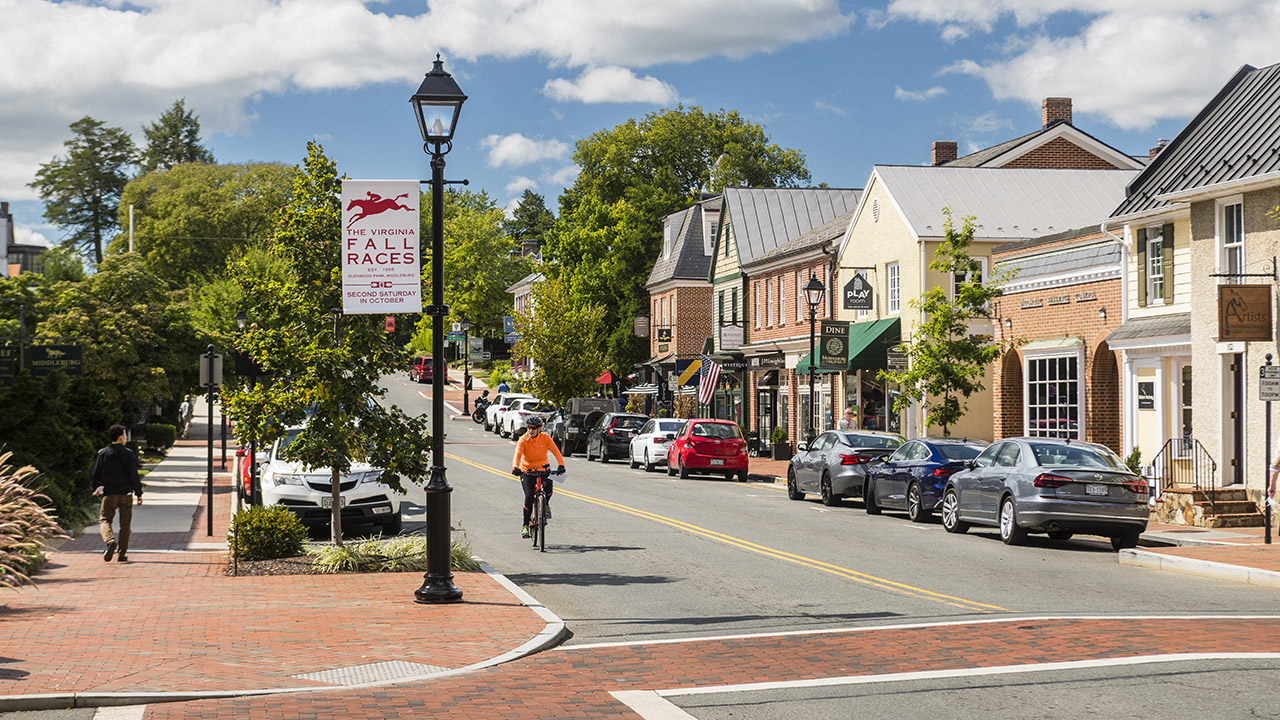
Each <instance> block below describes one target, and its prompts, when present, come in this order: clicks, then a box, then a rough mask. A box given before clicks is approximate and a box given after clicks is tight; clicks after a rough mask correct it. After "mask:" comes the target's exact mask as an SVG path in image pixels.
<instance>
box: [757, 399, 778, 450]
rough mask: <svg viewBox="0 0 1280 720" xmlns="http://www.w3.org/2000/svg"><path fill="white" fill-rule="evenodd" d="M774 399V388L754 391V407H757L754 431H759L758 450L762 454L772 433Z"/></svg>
mask: <svg viewBox="0 0 1280 720" xmlns="http://www.w3.org/2000/svg"><path fill="white" fill-rule="evenodd" d="M776 399H777V391H775V390H760V391H758V392H757V393H756V408H757V409H758V415H757V416H756V432H758V433H760V452H761V453H762V454H763V453H764V452H766V451H767V449H768V448H769V445H770V443H769V438H770V436H772V435H773V428H774V423H775V416H774V408H775V407H776V405H777V402H776Z"/></svg>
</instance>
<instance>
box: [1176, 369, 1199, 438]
mask: <svg viewBox="0 0 1280 720" xmlns="http://www.w3.org/2000/svg"><path fill="white" fill-rule="evenodd" d="M1184 368H1192V365H1191V359H1190V358H1185V359H1175V360H1174V361H1173V382H1174V385H1175V387H1174V389H1173V397H1174V405H1175V407H1174V409H1175V415H1174V419H1173V438H1174V440H1177V441H1178V442H1175V443H1174V444H1173V448H1174V449H1173V456H1174V457H1176V458H1188V457H1191V450H1190V448H1184V447H1183V446H1182V442H1181V440H1182V409H1183V405H1185V403H1184V398H1183V396H1182V370H1183V369H1184ZM1195 382H1196V371H1195V370H1194V369H1192V370H1191V384H1192V385H1191V393H1192V395H1193V396H1194V395H1195ZM1195 426H1196V411H1195V408H1192V409H1191V427H1192V432H1191V438H1192V439H1193V440H1194V439H1195Z"/></svg>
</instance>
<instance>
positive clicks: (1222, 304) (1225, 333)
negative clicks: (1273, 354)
mask: <svg viewBox="0 0 1280 720" xmlns="http://www.w3.org/2000/svg"><path fill="white" fill-rule="evenodd" d="M1236 340H1244V341H1249V340H1261V341H1269V340H1271V286H1270V285H1219V286H1218V341H1219V342H1232V341H1236Z"/></svg>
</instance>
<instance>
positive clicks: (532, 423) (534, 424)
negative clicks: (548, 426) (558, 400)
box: [525, 415, 545, 428]
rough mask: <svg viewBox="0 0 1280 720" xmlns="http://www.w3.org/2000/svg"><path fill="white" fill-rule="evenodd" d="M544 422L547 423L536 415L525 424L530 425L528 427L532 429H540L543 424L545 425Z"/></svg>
mask: <svg viewBox="0 0 1280 720" xmlns="http://www.w3.org/2000/svg"><path fill="white" fill-rule="evenodd" d="M544 422H545V421H544V420H543V419H542V418H541V417H540V416H538V415H534V416H533V417H531V418H529V419H528V420H527V421H526V422H525V424H526V425H528V426H529V427H531V428H540V427H542V424H543V423H544Z"/></svg>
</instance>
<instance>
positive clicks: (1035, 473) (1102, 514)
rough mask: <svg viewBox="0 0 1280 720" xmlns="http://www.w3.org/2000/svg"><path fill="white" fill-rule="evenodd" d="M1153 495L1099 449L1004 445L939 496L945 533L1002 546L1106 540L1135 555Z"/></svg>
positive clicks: (1051, 443) (1055, 443)
mask: <svg viewBox="0 0 1280 720" xmlns="http://www.w3.org/2000/svg"><path fill="white" fill-rule="evenodd" d="M1149 493H1150V488H1148V486H1147V482H1146V480H1144V479H1143V478H1141V477H1138V476H1137V475H1135V474H1134V473H1133V472H1131V471H1130V470H1129V468H1127V467H1125V464H1124V462H1123V461H1121V460H1120V458H1119V457H1117V456H1116V454H1115V453H1113V452H1111V451H1110V450H1109V449H1107V448H1106V447H1104V446H1102V445H1095V444H1093V443H1086V442H1080V441H1074V440H1058V439H1050V438H1026V437H1024V438H1008V439H1005V440H1001V441H998V442H995V443H993V444H991V446H989V447H988V448H987V449H986V450H983V451H982V453H981V454H980V455H978V457H976V458H974V459H973V460H970V461H968V469H967V470H964V471H962V472H958V473H956V474H954V475H952V476H951V478H950V480H948V482H947V489H946V491H945V492H944V493H943V496H942V526H943V527H944V528H945V529H946V530H947V532H953V533H961V532H965V531H966V530H968V529H969V526H970V525H990V526H995V527H998V528H999V529H1000V539H1001V540H1003V541H1004V542H1005V543H1006V544H1009V545H1016V544H1018V543H1020V542H1022V541H1023V540H1024V539H1025V538H1026V536H1027V533H1029V532H1043V533H1048V534H1049V537H1050V538H1053V539H1054V540H1066V539H1069V538H1070V537H1071V536H1072V535H1073V534H1075V533H1088V534H1092V535H1103V536H1106V537H1109V538H1110V539H1111V546H1112V547H1113V548H1115V549H1116V550H1120V549H1123V548H1131V547H1136V546H1137V544H1138V535H1140V534H1141V533H1142V532H1143V531H1144V530H1146V529H1147V520H1148V516H1149V513H1150V510H1149V509H1148V507H1147V499H1148V495H1149Z"/></svg>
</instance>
